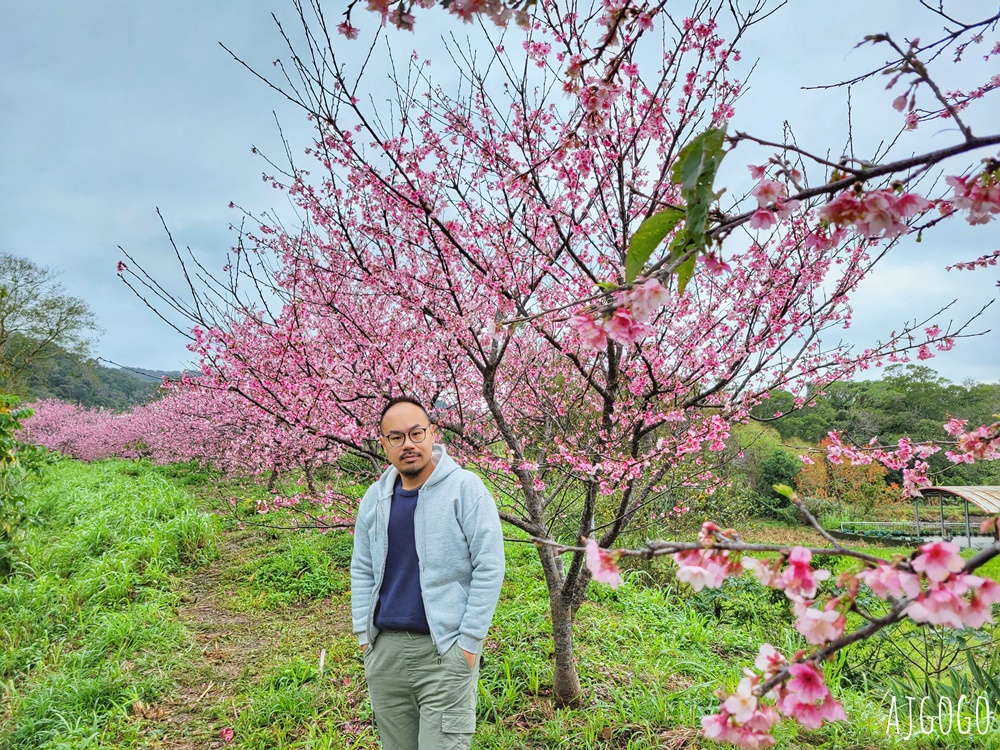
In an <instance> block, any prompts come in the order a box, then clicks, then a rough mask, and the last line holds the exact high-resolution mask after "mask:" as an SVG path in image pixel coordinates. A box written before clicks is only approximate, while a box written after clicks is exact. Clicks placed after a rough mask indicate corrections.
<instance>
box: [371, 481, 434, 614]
mask: <svg viewBox="0 0 1000 750" xmlns="http://www.w3.org/2000/svg"><path fill="white" fill-rule="evenodd" d="M419 494H420V490H419V489H415V490H404V489H403V487H402V485H401V484H400V481H399V479H397V480H396V485H395V487H393V490H392V504H391V505H390V507H389V538H388V540H387V547H388V551H387V553H386V557H385V572H384V573H383V575H382V588H381V589H379V599H378V607H377V609H376V610H375V626H376V627H377V628H379V629H381V630H408V631H410V632H411V633H430V632H431V629H430V627H429V626H428V624H427V614H426V613H425V612H424V600H423V599H421V597H420V563H419V561H418V560H417V543H416V540H415V538H414V534H413V512H414V511H415V510H416V508H417V497H418V495H419Z"/></svg>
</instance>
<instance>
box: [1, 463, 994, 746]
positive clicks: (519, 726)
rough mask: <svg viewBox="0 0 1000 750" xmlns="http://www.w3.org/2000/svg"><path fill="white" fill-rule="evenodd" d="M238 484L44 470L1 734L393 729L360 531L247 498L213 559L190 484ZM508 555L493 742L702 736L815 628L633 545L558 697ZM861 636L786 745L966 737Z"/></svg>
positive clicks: (88, 736)
mask: <svg viewBox="0 0 1000 750" xmlns="http://www.w3.org/2000/svg"><path fill="white" fill-rule="evenodd" d="M220 484H221V483H220V481H219V478H218V477H215V476H212V475H210V474H208V473H205V472H203V471H202V470H199V469H197V468H196V467H150V466H146V465H143V464H121V463H108V464H100V465H92V466H83V465H80V464H73V463H71V462H67V463H66V465H64V466H60V467H59V468H58V470H53V471H52V472H51V474H50V478H49V479H48V480H46V481H45V482H44V483H43V484H42V485H40V486H39V487H38V488H37V491H36V493H35V495H34V502H35V504H36V508H37V509H38V511H39V516H40V517H41V518H43V519H44V524H43V525H42V526H39V527H37V528H35V529H32V530H31V535H32V536H31V539H30V540H29V544H28V545H27V548H28V549H29V550H30V554H29V555H28V556H27V557H26V558H25V560H24V565H23V567H22V569H21V574H20V575H19V576H18V578H16V579H14V581H12V582H10V583H9V585H8V586H5V587H3V588H2V589H0V618H3V619H2V620H0V625H2V626H0V634H2V637H3V639H4V640H3V642H2V645H3V647H4V648H3V650H2V652H0V658H2V659H4V661H3V662H2V665H0V666H2V668H3V670H4V671H3V672H2V675H0V676H2V677H3V680H4V681H5V686H4V688H3V689H4V692H5V697H6V698H7V700H8V701H9V702H10V714H9V716H8V717H7V718H5V719H3V720H0V722H2V723H0V732H2V734H0V747H3V748H7V747H10V748H12V750H20V748H29V747H31V748H36V747H37V748H43V750H54V749H55V748H91V747H93V748H112V749H113V750H125V748H139V749H140V750H145V749H146V748H148V749H150V750H152V748H161V747H173V746H176V747H192V748H193V747H221V746H222V744H223V743H222V742H221V739H220V731H223V730H228V729H231V730H232V732H233V736H234V739H233V741H232V743H231V744H230V745H228V747H233V748H240V749H241V750H248V749H253V750H258V749H259V750H265V749H268V750H269V749H271V748H297V749H302V750H306V749H308V750H319V749H321V748H322V749H333V748H357V749H367V748H376V747H378V744H377V740H376V736H375V733H374V730H373V728H372V715H371V708H370V705H369V702H368V698H367V693H366V689H365V685H364V669H363V664H362V662H361V659H360V656H359V650H358V647H357V643H356V639H355V637H354V635H353V634H352V633H351V626H350V614H349V612H350V595H349V575H348V565H349V561H350V554H351V545H352V541H353V538H352V536H351V535H350V534H349V533H346V532H331V533H329V534H319V533H303V532H285V531H277V530H270V529H262V528H244V529H241V528H239V524H238V519H235V518H228V519H227V520H225V521H224V523H223V524H221V527H222V530H221V531H220V532H219V534H220V540H219V544H218V549H219V552H220V556H219V558H218V559H216V560H214V561H211V557H212V555H213V552H214V550H215V549H216V547H215V542H214V537H213V531H212V529H213V526H212V523H211V522H210V521H208V520H206V519H205V517H204V516H200V515H199V514H198V513H197V512H196V511H195V508H194V506H193V504H192V503H193V501H192V500H191V497H190V496H189V495H188V494H186V492H185V491H183V490H182V489H180V487H181V485H183V486H184V488H185V489H186V490H188V491H190V492H192V493H194V494H195V495H196V496H200V497H201V498H202V502H207V501H211V502H212V503H213V504H214V506H215V507H216V508H218V507H219V503H218V500H219V497H221V495H220V492H219V489H218V488H219V486H220ZM258 492H259V488H256V487H253V486H247V487H245V488H243V489H241V488H240V487H239V485H238V484H236V483H232V484H230V485H228V486H227V487H225V489H224V490H223V491H222V493H223V494H226V493H234V494H239V497H240V498H241V499H244V500H245V499H246V498H248V497H253V495H254V494H255V493H258ZM247 507H252V503H247ZM866 550H867V551H875V553H876V554H883V552H884V554H885V556H886V557H888V556H890V555H892V554H894V553H898V552H900V551H901V550H900V549H899V548H886V549H884V550H878V549H877V548H874V549H873V548H870V547H866ZM507 556H508V570H507V578H506V582H505V584H504V589H503V592H502V595H501V600H500V604H499V607H498V609H497V615H496V618H495V621H494V626H493V628H492V630H491V633H490V638H489V639H488V641H487V643H486V647H485V656H486V664H485V667H484V668H483V670H482V672H481V677H482V679H481V682H480V686H479V691H480V694H479V729H478V731H477V734H476V738H475V740H474V743H473V747H474V748H476V749H477V750H483V749H485V748H491V749H496V750H521V749H522V748H632V749H633V750H640V749H642V750H647V749H649V750H651V749H652V748H660V747H676V748H680V747H684V748H697V747H715V746H714V745H711V744H710V743H707V742H705V741H704V740H701V739H699V736H698V729H699V726H700V718H701V717H702V716H704V715H706V714H708V713H712V712H714V711H716V710H717V708H718V699H717V698H716V697H715V695H714V693H715V691H716V690H717V689H718V688H719V687H720V686H721V687H723V688H726V689H731V688H732V687H733V686H735V684H736V682H737V681H738V680H739V678H740V677H741V676H742V670H743V668H744V667H751V666H752V664H753V660H754V657H755V655H756V652H757V648H758V645H759V644H760V643H761V642H762V641H767V642H770V643H773V644H774V645H775V646H776V647H778V648H780V649H782V650H785V651H786V652H792V651H794V650H795V649H797V648H801V647H803V645H804V643H803V641H802V639H801V637H800V636H799V635H798V633H796V632H795V631H794V630H793V629H792V627H791V618H790V615H789V611H788V605H787V602H785V600H784V597H783V595H782V594H781V593H780V592H774V591H771V590H767V589H762V588H761V587H759V586H757V585H756V584H755V583H754V582H752V581H750V580H742V579H737V580H733V579H730V580H729V581H727V583H726V585H725V586H724V588H722V589H720V590H718V591H712V590H703V591H701V592H699V593H697V594H696V593H694V592H692V591H691V590H690V588H688V587H686V586H683V585H679V584H678V583H677V582H676V580H675V578H674V575H673V565H672V564H671V563H670V562H669V561H666V560H656V561H653V562H651V563H634V564H631V565H629V566H628V569H627V570H626V573H625V581H624V583H623V584H622V585H621V586H620V587H619V588H618V589H617V590H612V589H610V588H609V587H606V586H599V585H595V586H593V587H592V588H591V591H590V595H589V596H590V600H589V601H588V602H586V603H585V604H584V606H583V608H582V609H581V610H580V613H579V616H578V620H577V624H576V629H575V636H576V654H577V663H578V669H579V673H580V678H581V682H582V685H583V688H584V696H583V698H582V702H581V705H580V706H578V707H575V708H571V709H557V708H555V707H554V705H553V701H552V697H551V687H552V644H551V639H550V633H551V626H550V623H549V620H548V600H547V592H546V590H545V586H544V583H543V581H542V576H541V569H540V564H539V562H538V558H537V553H536V552H535V550H534V548H533V547H532V546H531V545H527V544H519V543H509V544H508V546H507ZM207 563H210V564H207ZM843 564H846V563H838V567H839V566H841V565H843ZM984 572H985V573H986V574H989V575H993V576H995V575H996V574H997V572H1000V562H998V561H993V562H992V563H991V564H990V565H989V566H986V568H985V571H984ZM859 622H860V620H859ZM944 645H945V646H947V644H944ZM876 647H878V648H877V649H876ZM853 653H854V652H852V654H853ZM321 654H323V655H324V658H323V665H322V668H321V666H320V658H321V657H320V655H321ZM852 654H848V656H846V657H841V658H838V659H837V660H836V661H835V662H833V663H830V664H828V665H827V666H826V670H825V671H826V674H827V677H828V682H829V683H830V684H831V686H832V687H833V689H834V691H835V694H836V695H837V697H838V698H839V699H840V700H841V701H842V702H843V703H844V706H845V709H846V710H847V713H848V716H849V717H850V721H849V722H846V723H839V724H834V725H830V726H827V727H824V728H822V729H821V730H818V731H807V730H804V729H802V728H801V727H797V726H796V725H793V724H792V723H790V722H783V723H782V724H780V725H779V726H778V727H777V729H776V732H775V736H776V737H777V739H778V747H783V748H807V747H808V748H828V749H830V750H833V748H846V747H853V748H868V747H871V748H875V747H878V748H882V747H891V748H896V747H898V748H906V749H910V748H912V749H914V750H916V749H917V748H924V747H928V748H929V747H945V746H948V745H947V743H948V742H951V739H953V738H950V739H947V740H944V739H941V738H934V737H930V738H925V739H924V740H923V742H921V741H920V740H919V739H917V738H914V739H911V740H903V739H902V737H903V736H905V732H904V733H903V734H902V735H901V736H900V737H896V736H895V735H894V734H893V733H892V732H890V733H888V734H887V732H886V724H887V721H888V718H889V713H888V712H889V705H890V704H889V697H888V694H887V693H886V681H887V680H888V679H889V678H890V677H892V676H893V675H896V674H898V673H903V672H905V660H904V659H903V657H900V656H899V655H895V656H893V655H892V653H891V652H890V650H888V646H887V645H886V644H885V643H882V644H877V643H873V645H872V648H871V649H869V650H868V651H865V650H863V649H858V650H857V652H856V654H854V655H852ZM900 664H903V665H904V666H903V667H902V668H900V666H899V665H900ZM894 670H895V671H894ZM960 739H961V742H962V744H961V746H962V747H990V746H991V745H990V742H993V743H994V744H995V739H994V738H993V737H992V736H988V737H986V738H980V737H978V736H968V737H962V738H960ZM935 743H937V744H935Z"/></svg>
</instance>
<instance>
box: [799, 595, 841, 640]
mask: <svg viewBox="0 0 1000 750" xmlns="http://www.w3.org/2000/svg"><path fill="white" fill-rule="evenodd" d="M793 607H794V609H795V616H796V620H795V629H796V630H798V631H799V632H800V633H801V634H802V635H803V636H804V637H805V639H806V640H807V641H809V643H812V644H815V645H822V644H824V643H827V642H829V641H832V640H835V639H837V638H839V637H840V636H841V635H843V633H844V628H845V627H846V626H847V618H845V617H844V615H843V614H841V613H840V612H838V611H837V610H836V609H835V608H832V607H825V608H823V609H820V608H817V607H810V606H807V605H806V604H805V603H803V602H795V603H794V605H793Z"/></svg>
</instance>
